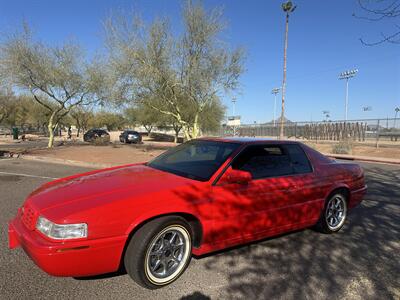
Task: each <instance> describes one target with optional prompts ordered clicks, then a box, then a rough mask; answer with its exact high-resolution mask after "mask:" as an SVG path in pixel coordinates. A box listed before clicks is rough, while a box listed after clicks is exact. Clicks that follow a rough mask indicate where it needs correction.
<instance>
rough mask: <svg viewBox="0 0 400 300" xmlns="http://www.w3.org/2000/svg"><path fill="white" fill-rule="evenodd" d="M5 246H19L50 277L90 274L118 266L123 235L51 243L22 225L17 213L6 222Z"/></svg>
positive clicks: (104, 271)
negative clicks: (7, 223)
mask: <svg viewBox="0 0 400 300" xmlns="http://www.w3.org/2000/svg"><path fill="white" fill-rule="evenodd" d="M8 239H9V248H10V249H13V248H17V247H19V246H21V247H22V248H23V249H24V251H25V252H26V254H27V255H28V256H29V257H30V258H31V259H32V260H33V261H34V262H35V263H36V265H38V266H39V267H40V268H41V269H42V270H44V271H45V272H46V273H48V274H50V275H54V276H72V277H80V276H92V275H98V274H104V273H109V272H115V271H117V270H118V268H119V267H120V261H121V255H122V252H123V249H124V246H125V241H126V239H127V236H118V237H112V238H102V239H95V240H79V241H78V240H76V241H64V242H52V241H49V240H47V239H45V238H44V237H42V236H41V234H39V233H38V232H36V231H35V230H29V229H28V228H26V226H25V225H24V224H22V222H21V220H20V218H19V216H17V217H16V218H15V219H13V220H12V221H10V222H9V225H8Z"/></svg>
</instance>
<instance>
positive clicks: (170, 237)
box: [145, 225, 191, 285]
mask: <svg viewBox="0 0 400 300" xmlns="http://www.w3.org/2000/svg"><path fill="white" fill-rule="evenodd" d="M190 249H191V241H190V235H189V233H188V231H187V230H186V228H184V227H183V226H180V225H172V226H169V227H167V228H165V229H164V230H162V231H161V232H160V233H159V234H157V235H156V236H155V237H154V238H153V240H152V241H151V242H150V244H149V247H148V250H147V253H146V258H145V264H146V265H145V269H146V276H147V278H148V279H149V280H150V281H151V282H153V283H154V284H158V285H160V284H166V283H168V282H170V281H172V280H174V279H175V278H176V277H177V276H179V274H180V273H181V271H182V270H183V268H184V267H185V265H186V263H187V261H188V258H189V254H190V253H189V252H190Z"/></svg>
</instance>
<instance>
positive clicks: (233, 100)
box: [232, 96, 236, 117]
mask: <svg viewBox="0 0 400 300" xmlns="http://www.w3.org/2000/svg"><path fill="white" fill-rule="evenodd" d="M235 104H236V97H235V96H233V97H232V112H233V114H232V116H233V117H234V116H235Z"/></svg>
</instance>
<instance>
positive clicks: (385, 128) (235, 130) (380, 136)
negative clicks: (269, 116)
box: [213, 118, 400, 146]
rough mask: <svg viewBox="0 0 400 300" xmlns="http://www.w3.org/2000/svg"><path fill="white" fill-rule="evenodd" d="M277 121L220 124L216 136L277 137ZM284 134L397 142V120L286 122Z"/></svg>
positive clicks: (399, 125) (399, 122)
mask: <svg viewBox="0 0 400 300" xmlns="http://www.w3.org/2000/svg"><path fill="white" fill-rule="evenodd" d="M279 133H280V124H279V123H276V124H275V125H274V124H272V123H267V124H243V125H240V126H226V125H225V126H222V127H221V128H220V129H219V132H215V133H214V134H213V135H218V136H243V137H249V136H250V137H267V138H279ZM284 138H285V139H296V140H304V141H343V140H347V141H348V140H350V141H354V142H369V143H371V142H373V143H375V144H376V145H377V146H378V145H379V143H382V142H393V143H396V142H397V143H398V144H399V145H400V120H399V119H397V118H386V119H359V120H348V121H343V120H338V121H320V122H290V121H288V122H286V123H285V124H284Z"/></svg>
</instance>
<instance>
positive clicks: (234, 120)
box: [232, 96, 236, 136]
mask: <svg viewBox="0 0 400 300" xmlns="http://www.w3.org/2000/svg"><path fill="white" fill-rule="evenodd" d="M235 106H236V97H235V96H233V97H232V113H233V115H232V122H233V125H232V129H233V136H236V124H235V122H236V117H235Z"/></svg>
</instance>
